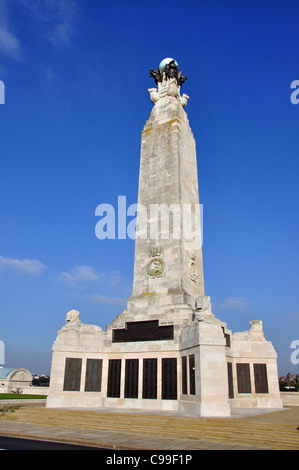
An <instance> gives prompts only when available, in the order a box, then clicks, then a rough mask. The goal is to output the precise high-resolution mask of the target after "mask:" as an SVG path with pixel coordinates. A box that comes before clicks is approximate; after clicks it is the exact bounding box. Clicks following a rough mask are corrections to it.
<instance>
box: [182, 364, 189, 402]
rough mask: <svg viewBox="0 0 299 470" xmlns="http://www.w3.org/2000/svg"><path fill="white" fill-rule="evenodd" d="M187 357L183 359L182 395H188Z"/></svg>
mask: <svg viewBox="0 0 299 470" xmlns="http://www.w3.org/2000/svg"><path fill="white" fill-rule="evenodd" d="M187 393H188V389H187V356H183V357H182V394H183V395H187Z"/></svg>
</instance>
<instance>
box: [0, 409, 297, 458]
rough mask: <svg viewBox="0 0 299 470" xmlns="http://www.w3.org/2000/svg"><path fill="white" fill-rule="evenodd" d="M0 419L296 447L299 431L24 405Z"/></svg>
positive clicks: (291, 427) (235, 422) (232, 421)
mask: <svg viewBox="0 0 299 470" xmlns="http://www.w3.org/2000/svg"><path fill="white" fill-rule="evenodd" d="M0 419H2V420H9V421H15V422H22V423H31V424H38V425H41V426H53V427H60V428H72V429H82V430H109V431H115V432H119V431H121V432H123V433H126V434H127V433H129V434H140V433H142V434H144V435H151V436H156V437H157V436H161V437H162V436H163V437H167V438H178V437H179V438H182V439H196V440H202V441H204V440H206V441H207V440H211V441H215V442H216V441H218V442H227V443H228V442H229V443H234V444H242V445H252V446H256V447H265V448H280V449H299V433H298V431H297V429H296V426H295V425H293V424H284V423H264V422H254V421H253V420H251V421H250V420H248V419H246V420H244V419H240V418H237V419H234V418H219V419H217V418H215V419H213V418H186V417H165V416H152V415H137V414H125V413H112V412H111V413H110V412H105V413H103V412H97V411H95V412H92V411H85V410H65V409H48V408H38V407H33V408H30V407H28V406H26V407H20V408H18V409H14V410H13V411H12V410H11V411H6V412H4V413H3V414H2V416H0Z"/></svg>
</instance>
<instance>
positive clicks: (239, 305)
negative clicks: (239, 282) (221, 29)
mask: <svg viewBox="0 0 299 470" xmlns="http://www.w3.org/2000/svg"><path fill="white" fill-rule="evenodd" d="M250 305H251V301H250V299H247V298H246V297H229V298H228V299H225V300H224V301H222V302H215V303H214V307H215V309H217V310H233V311H240V312H242V313H247V311H248V308H249V307H250Z"/></svg>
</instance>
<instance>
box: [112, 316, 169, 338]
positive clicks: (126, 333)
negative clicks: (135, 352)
mask: <svg viewBox="0 0 299 470" xmlns="http://www.w3.org/2000/svg"><path fill="white" fill-rule="evenodd" d="M169 339H173V325H162V326H159V320H149V321H134V322H126V328H123V329H117V330H113V331H112V342H113V343H129V342H135V341H162V340H169Z"/></svg>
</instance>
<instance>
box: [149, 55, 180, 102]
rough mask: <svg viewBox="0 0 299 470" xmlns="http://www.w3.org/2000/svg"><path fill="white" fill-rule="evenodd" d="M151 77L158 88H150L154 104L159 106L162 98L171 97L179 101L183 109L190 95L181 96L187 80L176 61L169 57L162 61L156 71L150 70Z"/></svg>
mask: <svg viewBox="0 0 299 470" xmlns="http://www.w3.org/2000/svg"><path fill="white" fill-rule="evenodd" d="M150 76H151V77H153V79H154V80H155V83H156V85H157V87H158V90H157V89H156V88H149V90H148V91H149V92H150V97H151V100H152V102H153V103H154V104H157V103H158V102H159V101H160V100H161V99H162V98H164V97H166V96H170V97H173V98H176V99H178V100H179V102H180V103H181V105H182V106H183V108H184V107H185V106H186V104H187V100H188V99H189V96H188V95H185V94H183V96H181V95H180V88H181V86H182V84H183V83H184V82H185V81H186V80H187V77H184V75H183V74H182V72H179V64H178V63H177V61H176V60H175V59H172V58H171V57H167V58H165V59H163V60H161V62H160V65H159V67H158V68H157V69H156V70H154V69H150Z"/></svg>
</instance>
